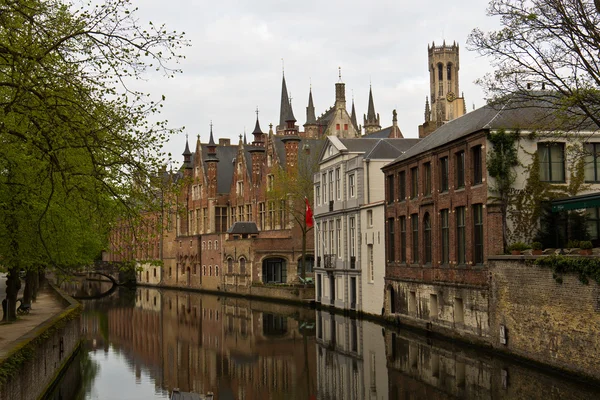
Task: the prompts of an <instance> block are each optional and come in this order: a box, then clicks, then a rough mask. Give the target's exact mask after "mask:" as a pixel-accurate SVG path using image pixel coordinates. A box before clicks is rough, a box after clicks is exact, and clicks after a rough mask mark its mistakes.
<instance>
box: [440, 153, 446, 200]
mask: <svg viewBox="0 0 600 400" xmlns="http://www.w3.org/2000/svg"><path fill="white" fill-rule="evenodd" d="M447 191H448V157H442V158H440V192H447Z"/></svg>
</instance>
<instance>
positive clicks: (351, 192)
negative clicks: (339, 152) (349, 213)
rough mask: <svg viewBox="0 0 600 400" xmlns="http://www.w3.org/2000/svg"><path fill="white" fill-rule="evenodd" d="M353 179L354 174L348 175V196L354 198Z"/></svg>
mask: <svg viewBox="0 0 600 400" xmlns="http://www.w3.org/2000/svg"><path fill="white" fill-rule="evenodd" d="M354 179H355V175H354V174H350V175H348V195H349V196H350V197H354V196H355V190H356V189H355V187H354V186H355V182H354Z"/></svg>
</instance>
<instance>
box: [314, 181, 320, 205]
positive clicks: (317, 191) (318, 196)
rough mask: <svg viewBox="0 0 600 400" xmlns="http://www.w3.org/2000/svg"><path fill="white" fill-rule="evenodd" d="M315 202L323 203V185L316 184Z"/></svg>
mask: <svg viewBox="0 0 600 400" xmlns="http://www.w3.org/2000/svg"><path fill="white" fill-rule="evenodd" d="M315 204H321V186H320V185H316V186H315Z"/></svg>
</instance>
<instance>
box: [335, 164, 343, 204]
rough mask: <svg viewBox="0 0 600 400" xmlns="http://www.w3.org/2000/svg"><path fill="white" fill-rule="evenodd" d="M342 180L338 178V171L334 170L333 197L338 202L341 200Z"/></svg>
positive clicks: (337, 169)
mask: <svg viewBox="0 0 600 400" xmlns="http://www.w3.org/2000/svg"><path fill="white" fill-rule="evenodd" d="M341 188H342V180H341V177H340V169H339V168H336V169H335V196H336V198H337V199H338V200H339V199H341V198H342V196H341V195H342V189H341Z"/></svg>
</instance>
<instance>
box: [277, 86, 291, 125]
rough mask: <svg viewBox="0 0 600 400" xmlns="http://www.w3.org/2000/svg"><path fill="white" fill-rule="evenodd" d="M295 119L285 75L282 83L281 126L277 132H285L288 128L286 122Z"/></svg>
mask: <svg viewBox="0 0 600 400" xmlns="http://www.w3.org/2000/svg"><path fill="white" fill-rule="evenodd" d="M290 114H291V117H294V113H293V112H292V106H291V104H290V98H289V96H288V91H287V85H286V84H285V75H283V79H282V81H281V106H280V108H279V126H278V127H277V130H284V129H285V127H286V123H285V122H286V121H287V119H288V118H290Z"/></svg>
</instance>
